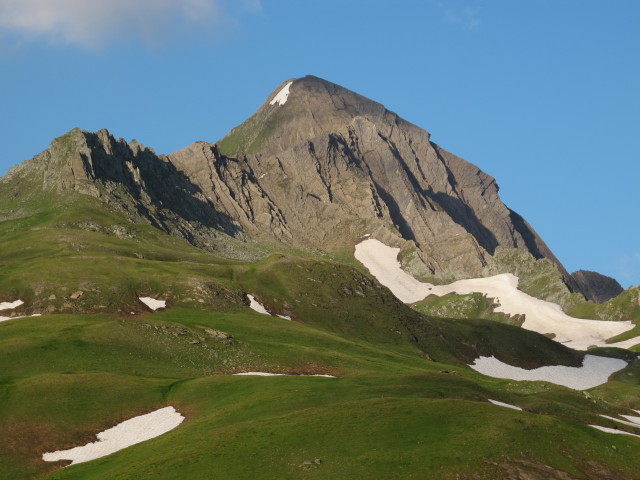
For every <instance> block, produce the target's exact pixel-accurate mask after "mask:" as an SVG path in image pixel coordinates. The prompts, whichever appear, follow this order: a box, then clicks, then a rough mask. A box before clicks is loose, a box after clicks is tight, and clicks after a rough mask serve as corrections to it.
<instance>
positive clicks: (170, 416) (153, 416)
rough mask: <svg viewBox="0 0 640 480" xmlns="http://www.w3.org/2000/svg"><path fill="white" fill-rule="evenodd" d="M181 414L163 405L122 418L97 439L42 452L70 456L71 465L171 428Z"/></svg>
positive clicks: (48, 457)
mask: <svg viewBox="0 0 640 480" xmlns="http://www.w3.org/2000/svg"><path fill="white" fill-rule="evenodd" d="M183 420H184V417H183V416H182V415H181V414H180V413H178V412H177V411H176V410H175V408H173V407H165V408H161V409H160V410H156V411H155V412H151V413H147V414H146V415H140V416H138V417H134V418H131V419H129V420H125V421H124V422H122V423H119V424H118V425H116V426H115V427H112V428H109V429H108V430H105V431H104V432H100V433H98V435H97V437H98V441H97V442H92V443H87V444H86V445H84V446H82V447H75V448H71V449H69V450H60V451H56V452H49V453H45V454H43V455H42V459H43V460H44V461H45V462H57V461H59V460H71V465H73V464H76V463H82V462H88V461H90V460H95V459H96V458H100V457H104V456H106V455H110V454H112V453H114V452H117V451H118V450H122V449H123V448H127V447H130V446H131V445H135V444H136V443H140V442H144V441H145V440H150V439H152V438H155V437H158V436H160V435H162V434H163V433H166V432H168V431H169V430H173V429H174V428H176V427H177V426H178V425H180V424H181V423H182V421H183Z"/></svg>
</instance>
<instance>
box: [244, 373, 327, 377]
mask: <svg viewBox="0 0 640 480" xmlns="http://www.w3.org/2000/svg"><path fill="white" fill-rule="evenodd" d="M234 375H251V376H256V377H285V376H286V377H326V378H336V377H335V376H333V375H322V374H319V373H317V374H315V375H289V374H286V373H267V372H242V373H234Z"/></svg>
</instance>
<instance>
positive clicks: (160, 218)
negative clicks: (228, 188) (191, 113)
mask: <svg viewBox="0 0 640 480" xmlns="http://www.w3.org/2000/svg"><path fill="white" fill-rule="evenodd" d="M22 177H24V178H22ZM25 179H32V180H33V179H37V181H38V182H39V183H40V186H39V187H37V188H40V189H44V191H45V192H48V193H49V194H52V195H61V196H63V198H66V199H67V201H69V200H71V197H70V196H69V195H68V193H69V192H77V193H80V194H84V195H89V196H92V197H95V198H97V199H100V200H101V201H103V202H104V203H105V204H106V205H108V207H109V208H111V209H113V210H115V211H118V212H120V213H124V214H125V216H126V217H127V218H128V219H129V220H130V221H133V222H146V223H149V224H151V225H153V226H154V227H156V228H158V229H160V230H163V231H165V232H167V233H169V234H171V235H173V236H175V237H177V238H181V239H183V240H186V241H187V242H189V243H191V244H194V245H197V246H199V247H201V248H205V249H207V250H211V251H215V250H217V248H218V246H219V245H220V243H221V242H220V241H219V240H220V239H221V238H222V237H236V238H243V236H244V234H243V232H242V228H241V226H240V225H239V224H238V223H237V222H236V221H235V220H234V219H233V218H231V217H230V216H228V215H227V214H225V213H223V212H222V211H220V210H219V209H218V208H217V207H216V205H215V204H214V203H213V202H211V201H210V200H209V199H207V198H206V196H205V195H204V194H203V193H202V192H201V190H200V189H199V187H198V186H196V185H194V184H193V183H192V182H191V181H190V180H189V178H188V177H186V176H185V174H184V173H183V172H181V171H179V170H178V169H176V167H175V166H174V165H173V164H172V163H171V162H170V161H169V160H168V159H167V157H165V156H162V155H160V156H159V155H156V154H155V153H154V152H153V151H152V150H151V149H149V148H146V147H144V146H142V145H140V144H138V143H137V142H136V141H135V140H134V141H132V142H131V143H127V142H125V141H124V140H122V139H119V140H116V139H114V137H113V136H112V135H111V134H110V133H109V132H108V131H107V130H101V131H99V132H97V133H90V132H85V131H83V130H80V129H74V130H71V131H70V132H68V133H67V134H66V135H64V136H62V137H59V138H57V139H55V140H54V141H53V142H52V143H51V145H50V146H49V148H48V149H47V150H45V151H44V152H43V153H41V154H39V155H37V156H36V157H34V158H33V159H31V160H29V161H27V162H24V163H23V164H22V165H20V166H18V167H16V168H14V169H12V170H11V171H9V172H8V174H7V175H6V176H5V177H4V178H3V180H2V183H4V184H5V185H8V184H10V183H11V182H13V184H18V185H19V184H20V183H21V180H23V181H22V183H24V180H25Z"/></svg>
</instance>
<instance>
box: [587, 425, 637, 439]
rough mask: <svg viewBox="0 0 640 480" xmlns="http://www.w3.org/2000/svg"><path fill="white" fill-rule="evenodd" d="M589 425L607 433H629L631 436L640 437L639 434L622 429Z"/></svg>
mask: <svg viewBox="0 0 640 480" xmlns="http://www.w3.org/2000/svg"><path fill="white" fill-rule="evenodd" d="M589 426H590V427H593V428H597V429H598V430H601V431H603V432H607V433H620V434H622V435H631V436H632V437H638V438H640V435H636V434H635V433H629V432H625V431H624V430H617V429H615V428H608V427H601V426H600V425H589Z"/></svg>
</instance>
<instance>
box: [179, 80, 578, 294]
mask: <svg viewBox="0 0 640 480" xmlns="http://www.w3.org/2000/svg"><path fill="white" fill-rule="evenodd" d="M285 88H287V89H288V92H289V94H288V96H287V98H286V101H284V102H282V100H281V98H282V95H281V91H282V90H283V89H285ZM274 100H279V101H274ZM169 160H170V161H171V162H172V163H173V164H174V165H175V166H176V167H177V168H178V169H179V170H180V171H181V172H183V173H184V175H185V176H186V177H188V178H189V179H190V180H191V181H193V182H194V183H195V184H197V185H198V186H199V187H200V188H201V189H202V191H203V192H204V193H205V195H206V196H208V197H210V198H212V199H213V201H214V203H215V204H216V206H217V207H218V208H219V209H220V210H221V211H223V212H224V213H225V214H226V215H228V216H229V217H232V218H234V219H235V220H237V221H238V222H239V224H240V225H241V226H242V229H243V231H244V232H246V233H247V235H248V236H249V237H251V238H257V239H262V240H277V241H280V242H284V243H286V244H290V245H293V246H306V247H308V246H312V247H317V248H322V249H327V248H329V249H331V248H349V249H350V248H352V247H353V245H354V244H355V243H357V241H358V239H359V238H360V237H362V236H363V235H367V234H371V235H374V236H375V237H376V238H379V239H381V240H383V241H386V242H387V243H390V244H393V245H396V246H403V245H406V244H407V242H411V243H414V244H415V246H416V247H417V248H418V251H419V253H420V256H421V258H422V260H423V261H424V262H425V263H426V264H427V266H428V268H429V270H430V271H431V272H432V273H434V274H437V273H439V272H445V271H447V272H454V273H455V274H456V275H457V276H459V277H463V276H468V275H477V274H479V273H480V271H481V270H482V268H483V267H484V266H486V264H487V259H488V258H489V257H490V256H491V255H493V253H494V251H495V249H496V247H497V246H499V245H501V246H507V247H514V248H522V249H526V250H527V251H529V252H530V253H531V254H532V255H533V256H534V257H535V258H542V257H546V258H549V259H551V260H552V261H554V262H555V263H556V264H557V265H558V267H559V268H560V270H561V272H562V273H563V275H564V277H565V280H566V282H567V283H568V284H569V285H570V286H573V287H575V286H574V285H573V283H572V279H571V278H570V277H569V275H568V274H567V273H566V272H565V271H564V269H563V268H562V266H561V265H560V263H559V262H558V261H557V259H556V258H555V257H554V256H553V254H552V253H551V251H550V250H549V248H547V246H546V245H545V243H544V242H543V241H542V240H541V239H540V237H538V235H537V234H536V233H535V231H534V230H533V229H532V228H531V227H530V226H529V224H528V223H527V222H526V221H525V220H524V219H523V218H522V217H520V216H519V215H518V214H517V213H515V212H513V211H512V210H510V209H509V208H507V207H506V206H505V205H504V204H503V203H502V201H501V200H500V198H499V196H498V186H497V185H496V182H495V180H494V179H493V178H492V177H491V176H489V175H487V174H486V173H484V172H483V171H481V170H480V169H479V168H478V167H476V166H474V165H472V164H470V163H468V162H466V161H464V160H463V159H461V158H459V157H457V156H455V155H453V154H451V153H449V152H447V151H446V150H444V149H442V148H440V147H439V146H438V145H436V144H434V143H432V142H431V141H430V138H429V133H427V132H426V131H425V130H422V129H421V128H418V127H416V126H415V125H413V124H411V123H409V122H407V121H405V120H403V119H402V118H400V117H398V116H397V115H396V114H395V113H393V112H390V111H388V110H387V109H385V108H384V106H382V105H380V104H379V103H376V102H373V101H371V100H369V99H367V98H364V97H362V96H360V95H358V94H356V93H353V92H351V91H349V90H347V89H344V88H342V87H340V86H338V85H335V84H332V83H329V82H326V81H324V80H321V79H319V78H316V77H304V78H301V79H296V80H289V81H287V82H284V83H283V84H281V85H280V86H279V87H278V88H277V89H276V90H274V92H273V93H272V94H271V95H270V96H269V97H268V98H267V100H266V101H265V103H264V104H263V105H262V106H261V107H260V108H259V109H258V111H257V112H256V113H255V114H253V115H252V116H251V117H250V118H249V119H248V120H247V121H246V122H245V123H243V124H242V125H240V126H239V127H237V128H235V129H233V130H232V131H231V132H230V133H229V134H228V135H227V136H226V137H225V138H224V139H223V140H222V141H221V142H220V143H219V144H218V145H214V144H207V143H197V144H194V145H191V146H190V147H187V148H186V149H184V150H181V151H179V152H176V153H174V154H172V155H170V156H169Z"/></svg>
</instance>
